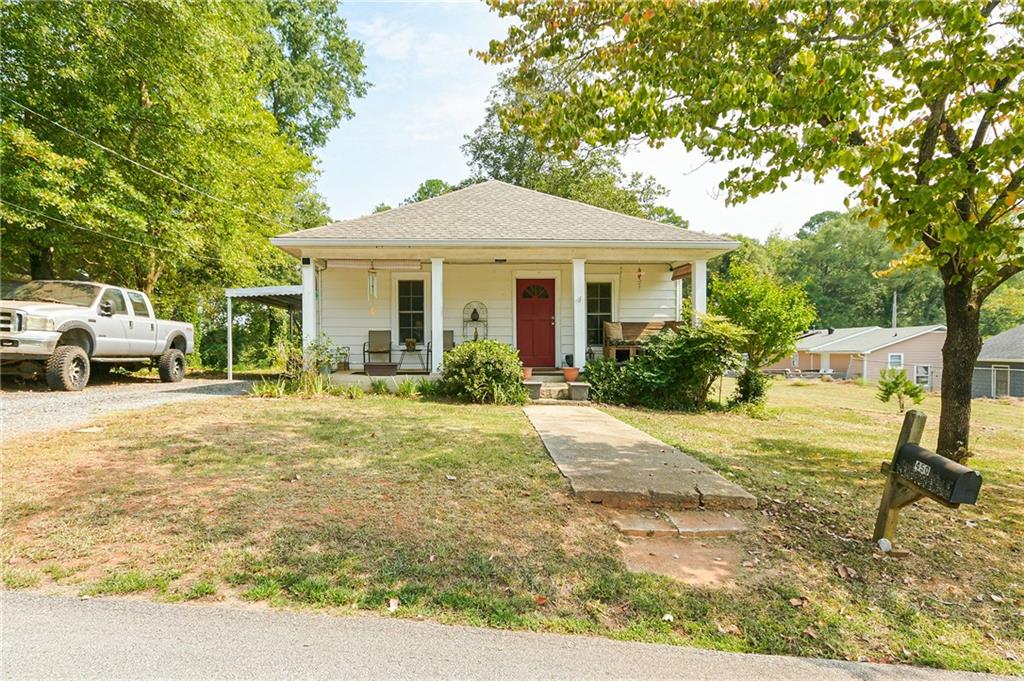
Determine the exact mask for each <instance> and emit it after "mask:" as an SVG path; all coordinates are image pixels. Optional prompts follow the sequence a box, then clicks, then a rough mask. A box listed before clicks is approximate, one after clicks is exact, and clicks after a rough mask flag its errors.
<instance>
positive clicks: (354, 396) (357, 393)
mask: <svg viewBox="0 0 1024 681" xmlns="http://www.w3.org/2000/svg"><path fill="white" fill-rule="evenodd" d="M341 394H342V395H344V396H345V397H347V398H349V399H350V400H358V399H359V398H360V397H362V396H363V395H365V394H366V393H365V392H363V388H362V386H359V385H356V384H354V383H353V384H352V385H346V386H343V387H342V392H341Z"/></svg>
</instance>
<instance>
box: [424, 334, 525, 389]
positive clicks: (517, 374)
mask: <svg viewBox="0 0 1024 681" xmlns="http://www.w3.org/2000/svg"><path fill="white" fill-rule="evenodd" d="M441 389H442V390H443V391H444V394H445V395H448V396H450V397H453V398H455V399H459V400H464V401H467V402H478V403H493V404H522V403H523V402H525V401H526V398H527V393H526V387H525V386H524V385H523V365H522V363H521V362H520V361H519V353H518V352H517V351H516V350H515V349H514V348H513V347H512V346H510V345H506V344H505V343H502V342H501V341H497V340H494V339H485V340H478V341H470V342H468V343H461V344H459V345H457V346H455V347H454V348H452V349H451V350H449V351H448V352H446V353H445V355H444V364H443V365H442V366H441Z"/></svg>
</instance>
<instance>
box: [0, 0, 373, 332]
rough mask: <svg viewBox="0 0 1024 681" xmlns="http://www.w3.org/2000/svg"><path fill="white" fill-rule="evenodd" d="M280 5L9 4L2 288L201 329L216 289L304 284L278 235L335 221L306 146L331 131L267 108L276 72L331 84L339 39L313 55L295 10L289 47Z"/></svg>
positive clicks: (312, 113) (323, 31) (309, 106)
mask: <svg viewBox="0 0 1024 681" xmlns="http://www.w3.org/2000/svg"><path fill="white" fill-rule="evenodd" d="M268 7H269V5H268V6H263V5H261V4H258V3H244V2H239V3H223V4H217V3H214V4H201V3H191V4H190V3H186V4H184V5H182V4H181V3H177V2H171V1H170V0H164V1H157V2H147V3H91V2H81V3H73V4H68V3H35V2H7V3H4V4H3V5H2V6H0V19H2V23H3V26H4V45H3V50H4V63H5V64H8V65H10V68H4V69H3V71H2V72H0V90H2V94H0V97H2V98H0V105H2V121H0V136H2V154H3V157H2V165H3V168H4V172H3V174H2V175H0V193H2V200H3V203H2V204H0V220H2V224H3V230H4V247H5V252H4V258H3V261H2V263H0V267H2V270H3V276H5V277H12V276H13V277H17V276H23V275H26V274H27V275H30V276H33V277H37V278H38V277H54V276H58V277H88V278H93V279H99V280H105V281H110V282H112V283H116V284H122V285H126V286H130V287H133V288H140V289H142V290H145V291H147V292H151V293H158V294H159V295H157V296H156V300H157V305H158V307H162V306H164V305H174V306H177V305H185V306H188V307H189V308H190V314H188V315H185V316H188V317H189V318H192V317H194V316H195V315H196V309H197V307H196V306H197V305H198V304H199V302H198V301H199V300H200V299H201V298H202V297H203V296H204V295H205V294H206V293H208V292H209V291H211V290H212V289H213V288H214V287H216V286H223V285H224V284H226V283H228V282H230V283H234V284H252V283H257V282H259V281H264V280H267V279H268V278H270V277H273V278H277V277H278V276H279V275H280V274H282V273H284V275H285V276H292V275H293V272H291V270H290V269H289V267H290V261H289V259H288V258H287V257H286V256H283V254H282V253H280V252H279V251H278V250H277V249H275V248H273V247H272V246H271V245H270V244H269V243H268V241H267V238H266V237H268V236H271V235H273V234H277V233H280V232H282V231H287V230H289V229H299V228H302V227H304V226H312V225H313V224H317V223H319V221H321V220H322V219H323V218H324V217H325V215H326V207H325V206H324V204H323V201H322V199H321V198H320V197H318V196H317V195H316V193H315V192H314V191H313V189H312V177H313V175H312V159H311V158H310V156H309V155H308V154H307V153H304V151H303V150H302V149H301V148H300V146H299V138H300V137H302V135H304V134H305V133H302V134H299V133H297V132H296V131H298V130H300V129H301V128H302V126H303V125H305V123H302V121H306V122H310V121H313V120H314V119H316V120H318V121H319V122H318V123H316V125H317V126H320V127H322V126H324V125H327V119H324V118H322V116H324V115H326V114H324V113H323V112H322V111H321V110H320V109H322V106H321V105H320V104H317V103H316V102H317V101H318V100H317V98H316V97H314V98H312V99H309V100H304V99H301V98H300V99H293V100H292V101H293V103H292V104H291V105H289V106H288V107H286V108H287V112H284V109H282V110H281V111H279V112H278V114H279V115H280V121H279V119H278V118H276V117H275V115H273V114H272V113H271V112H269V111H268V110H267V108H266V106H265V104H266V105H267V106H270V105H271V104H270V102H271V100H273V99H274V97H273V96H272V93H271V92H270V90H269V89H272V88H273V87H279V88H280V87H281V83H282V82H283V81H282V78H283V76H282V73H283V71H282V64H281V63H279V62H280V60H284V59H287V60H290V62H289V63H291V64H292V66H294V67H295V68H296V69H297V70H301V71H302V72H303V73H304V74H305V76H306V77H309V78H314V79H316V78H319V76H316V74H314V73H313V72H314V71H315V70H316V69H317V68H320V59H321V57H316V56H315V55H317V54H321V53H323V51H324V50H327V49H328V48H327V47H325V46H324V45H323V44H321V43H324V42H325V41H336V40H338V39H339V36H338V26H337V25H335V26H333V27H331V26H327V25H326V24H325V25H319V24H318V26H316V27H307V28H309V30H310V31H312V33H311V36H312V35H313V34H316V35H317V36H320V37H319V38H316V37H315V36H313V37H310V38H309V41H311V42H310V44H308V45H307V46H306V47H305V48H301V47H300V46H299V42H302V40H300V38H299V37H298V36H299V29H298V28H296V26H297V24H298V23H301V21H300V20H299V19H298V18H296V17H297V15H295V14H294V13H293V12H291V13H290V12H285V13H286V14H289V15H290V16H291V17H292V18H290V19H287V23H289V25H290V26H292V28H289V29H288V30H287V31H284V29H283V28H282V27H283V24H281V23H280V22H282V21H286V20H285V19H284V18H282V17H283V15H282V16H279V17H278V19H273V18H272V16H271V13H270V12H268ZM323 11H325V10H324V6H323V5H316V6H314V7H313V8H310V9H309V12H311V13H312V14H311V16H312V15H313V14H316V13H317V12H323ZM275 21H276V22H277V23H275ZM342 27H343V25H342ZM302 30H305V29H302ZM282 31H284V32H283V33H282ZM285 34H287V35H285ZM328 34H329V35H330V36H331V37H330V38H328V37H327V36H328ZM278 39H280V41H281V42H280V43H278V42H277V40H278ZM318 40H319V41H320V43H317V41H318ZM271 43H272V44H274V45H277V46H278V48H275V49H277V53H278V59H277V60H276V61H275V58H273V51H271V52H270V53H268V50H267V48H266V46H267V45H268V44H271ZM313 43H317V44H313ZM318 45H319V46H318ZM330 49H333V48H330ZM303 50H305V51H303ZM300 52H301V54H300ZM323 59H327V60H328V61H329V59H328V58H327V57H323ZM349 62H350V63H349V66H350V67H351V68H352V69H354V70H355V71H358V72H360V73H361V66H359V65H356V64H352V63H351V60H349ZM55 64H60V65H61V67H60V68H55V67H54V65H55ZM357 67H358V68H357ZM324 68H326V69H328V71H330V67H328V66H324ZM293 75H295V74H293ZM321 75H322V74H321ZM296 77H297V76H296ZM274 83H277V85H276V86H275V85H274ZM345 87H347V86H345ZM268 88H269V89H268ZM360 92H361V90H360V89H359V88H357V87H355V86H353V87H352V89H351V94H352V96H358V94H360ZM293 94H294V93H293ZM335 94H336V93H335ZM295 96H296V97H297V96H298V95H297V94H296V95H295ZM332 96H334V95H332ZM300 100H301V101H302V102H305V103H304V104H301V105H300V104H296V103H295V102H299V101H300ZM279 101H280V100H279ZM304 107H305V108H304ZM318 117H320V118H318ZM331 120H336V119H331ZM289 121H292V122H293V123H294V126H292V127H289V130H288V134H286V133H285V132H282V129H281V127H280V126H286V125H288V122H289ZM293 133H294V134H293ZM310 134H312V133H310ZM168 301H173V302H168ZM161 311H162V312H166V311H167V310H161Z"/></svg>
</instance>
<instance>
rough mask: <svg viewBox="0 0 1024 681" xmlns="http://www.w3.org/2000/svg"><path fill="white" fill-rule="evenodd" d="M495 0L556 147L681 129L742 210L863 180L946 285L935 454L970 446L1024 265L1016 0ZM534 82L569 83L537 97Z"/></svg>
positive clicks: (515, 110) (525, 117)
mask: <svg viewBox="0 0 1024 681" xmlns="http://www.w3.org/2000/svg"><path fill="white" fill-rule="evenodd" d="M490 3H491V5H492V7H494V8H495V9H497V11H498V12H499V13H501V14H502V15H513V14H514V15H516V16H517V18H518V22H517V23H516V25H515V27H514V28H511V29H510V30H509V33H508V35H507V37H506V38H505V39H504V40H502V41H492V43H491V45H490V47H489V50H488V51H487V52H486V53H483V54H482V55H481V56H482V57H483V58H484V59H485V60H487V61H490V62H497V63H509V62H517V70H516V76H515V83H516V85H517V87H518V88H519V90H520V91H522V92H528V93H530V96H529V97H522V98H518V99H517V100H516V101H515V102H513V103H512V104H510V105H509V106H506V107H504V108H503V110H502V113H503V115H504V116H505V118H507V119H508V120H509V121H510V122H512V123H514V124H516V125H521V126H523V129H524V130H526V131H527V133H528V134H529V135H530V137H531V138H532V139H534V140H535V141H536V142H538V143H539V144H541V145H543V146H544V147H545V148H548V149H551V150H553V151H560V152H563V153H571V152H572V151H573V150H574V149H576V148H578V147H579V146H580V145H587V146H592V145H598V144H612V145H614V144H620V143H622V142H624V141H626V140H631V139H636V138H642V139H647V140H648V141H649V142H650V143H651V144H655V145H657V144H661V143H662V142H663V141H664V140H666V139H679V140H681V141H682V143H683V144H684V146H686V147H687V148H697V149H700V150H701V151H703V152H704V153H705V154H706V155H707V156H708V157H709V158H711V159H712V160H734V161H737V163H736V164H735V166H734V167H733V169H732V170H730V171H729V172H728V174H727V176H726V179H725V180H724V181H723V183H722V186H723V188H724V189H725V190H726V192H727V198H728V200H729V201H731V202H740V201H744V200H746V199H748V198H750V197H752V196H756V195H758V194H762V193H765V192H771V191H774V190H776V189H781V188H785V186H786V183H787V182H788V181H789V180H790V179H791V178H794V177H796V178H799V177H802V176H810V177H812V178H815V179H821V178H822V177H824V176H825V175H826V174H828V173H833V172H834V173H837V174H838V176H839V177H840V178H841V179H842V180H843V181H845V182H846V183H848V184H849V185H850V186H851V187H854V188H855V195H856V198H857V199H858V200H859V210H861V211H862V212H863V214H864V216H865V217H866V219H868V220H869V221H870V223H871V224H872V225H873V226H879V227H882V228H884V230H885V232H886V234H887V236H888V238H889V239H890V241H891V242H892V243H893V245H894V246H895V247H896V248H897V249H898V250H899V251H900V253H901V254H903V255H904V257H905V258H906V259H909V260H914V261H921V262H924V263H928V264H929V265H931V266H932V267H934V268H936V269H937V271H938V273H939V275H940V276H941V278H942V282H943V303H944V308H945V313H946V326H947V329H948V330H947V337H946V343H945V345H944V347H943V373H942V408H941V420H940V424H939V440H938V451H939V452H941V453H943V454H946V455H948V456H953V457H956V458H961V457H963V456H964V455H966V453H967V447H968V444H969V435H970V413H971V380H972V374H973V367H974V361H975V359H976V358H977V355H978V352H979V350H980V348H981V336H980V334H979V313H980V310H981V307H982V304H983V303H984V302H985V299H986V298H987V297H988V296H989V294H991V293H992V292H993V291H994V290H996V288H998V287H999V285H1000V284H1002V283H1003V282H1004V281H1006V280H1007V279H1008V278H1009V277H1011V276H1013V275H1014V274H1016V273H1017V272H1020V271H1021V270H1022V269H1024V244H1022V231H1024V224H1022V220H1021V205H1022V202H1024V191H1022V190H1021V185H1022V183H1024V116H1022V115H1021V111H1022V108H1024V97H1022V94H1021V88H1020V86H1021V72H1022V69H1024V7H1022V4H1021V2H1020V0H1003V1H1000V0H986V1H985V2H981V1H974V2H963V3H943V2H915V3H876V2H869V1H867V0H842V1H826V0H808V1H801V2H797V1H796V0H790V1H786V0H778V1H776V2H768V3H753V2H750V3H748V2H736V3H682V2H677V3H668V4H659V5H654V4H647V3H637V2H633V1H631V0H616V1H610V2H601V3H585V4H579V3H571V4H570V3H560V2H557V1H555V0H526V1H519V0H490ZM552 73H553V74H555V78H551V77H550V76H549V75H547V74H552ZM542 75H543V76H545V79H544V81H545V82H546V83H547V84H549V85H550V83H551V82H556V83H558V86H557V87H554V88H550V89H549V90H548V91H547V92H546V94H545V95H544V96H543V97H540V98H538V97H536V96H535V95H534V94H533V92H532V91H531V88H532V87H533V86H534V85H535V84H536V82H537V81H538V79H539V78H540V77H541V76H542Z"/></svg>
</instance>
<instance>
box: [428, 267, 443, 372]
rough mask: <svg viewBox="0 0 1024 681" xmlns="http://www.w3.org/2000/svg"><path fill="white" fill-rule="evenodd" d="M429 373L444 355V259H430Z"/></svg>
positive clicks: (434, 370) (437, 365)
mask: <svg viewBox="0 0 1024 681" xmlns="http://www.w3.org/2000/svg"><path fill="white" fill-rule="evenodd" d="M430 347H431V348H432V350H431V353H430V373H436V372H437V369H438V367H440V366H441V356H442V355H443V354H444V258H431V259H430Z"/></svg>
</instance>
